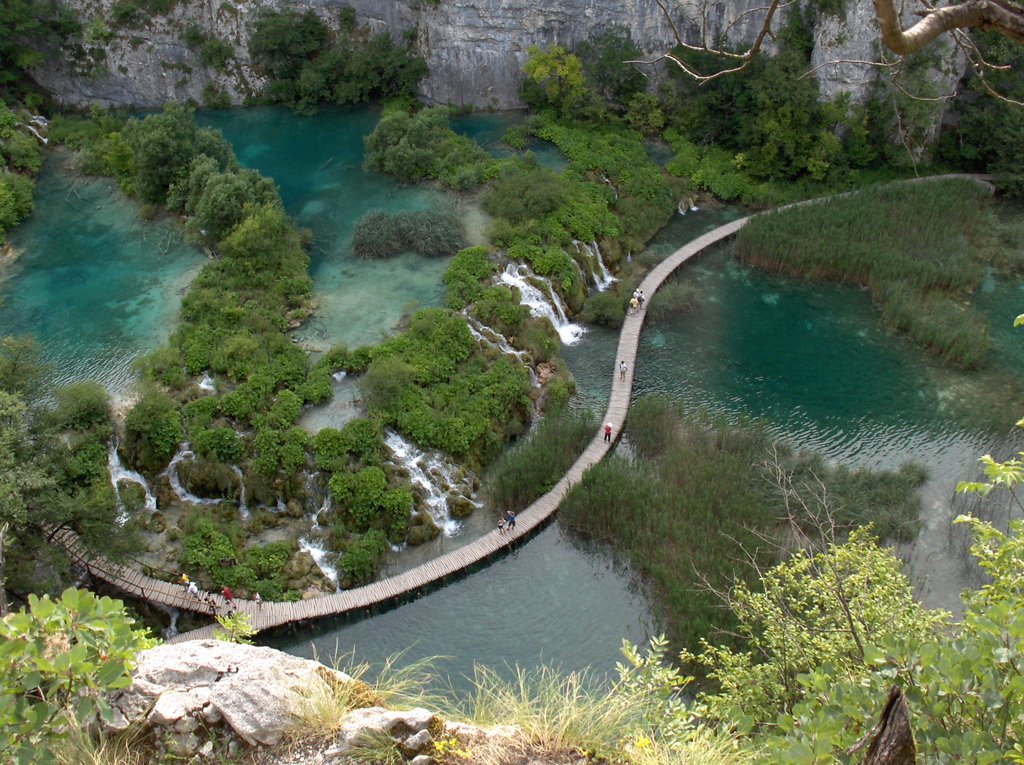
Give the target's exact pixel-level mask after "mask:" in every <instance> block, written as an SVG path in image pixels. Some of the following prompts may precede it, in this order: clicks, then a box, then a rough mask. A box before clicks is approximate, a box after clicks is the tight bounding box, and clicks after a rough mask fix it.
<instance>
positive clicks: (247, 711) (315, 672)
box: [105, 640, 521, 765]
mask: <svg viewBox="0 0 1024 765" xmlns="http://www.w3.org/2000/svg"><path fill="white" fill-rule="evenodd" d="M349 683H355V684H356V686H355V687H354V688H353V689H348V690H347V691H346V692H345V693H339V694H338V696H339V697H341V698H345V699H347V700H350V701H351V700H352V699H357V700H358V701H359V702H360V704H361V705H362V706H359V707H358V708H355V709H352V710H351V711H349V712H348V713H347V714H346V715H345V716H344V718H343V719H342V721H341V723H340V726H339V727H338V728H337V730H336V731H334V732H330V731H315V733H316V734H317V735H316V736H315V737H314V739H315V740H314V741H312V742H309V741H307V742H306V743H305V744H303V743H302V740H301V737H296V736H295V735H294V734H295V727H296V723H297V722H298V721H299V720H300V716H301V715H300V711H301V710H302V708H303V704H306V705H307V706H308V705H309V702H308V699H309V698H310V689H312V688H314V687H315V686H320V687H322V688H335V689H338V688H339V687H341V686H343V685H345V684H349ZM110 701H111V704H112V706H113V709H114V717H113V720H112V721H111V722H109V723H105V725H106V727H107V728H108V729H113V730H123V729H125V728H127V727H128V726H129V725H133V726H136V728H142V729H143V731H145V732H146V733H147V734H149V735H146V736H144V737H143V738H144V739H145V740H147V741H152V742H154V745H155V747H156V748H157V750H160V751H166V752H170V753H173V754H174V755H176V756H179V757H192V756H194V755H199V756H200V757H210V756H213V755H214V754H215V747H219V748H220V749H223V750H225V751H227V752H229V753H231V752H235V751H237V750H239V749H243V748H259V749H260V750H261V751H262V753H263V754H262V755H261V759H260V760H259V761H260V762H261V763H267V764H270V763H273V765H298V764H299V763H303V765H308V763H320V764H321V765H332V764H333V763H338V764H339V765H340V764H341V763H347V762H351V759H350V757H351V755H352V753H353V751H354V750H357V749H360V748H364V747H368V746H379V745H380V742H381V741H382V740H390V741H391V743H392V744H393V745H394V748H395V751H397V752H399V753H400V754H401V755H402V756H403V757H404V758H405V759H406V760H408V761H411V763H414V765H429V763H432V762H433V758H432V755H434V754H436V747H435V746H434V744H435V742H436V741H440V740H441V739H442V738H444V739H445V740H446V741H447V742H448V745H451V744H452V742H453V740H455V741H458V742H461V743H464V744H468V743H470V742H473V743H476V744H478V745H479V744H481V742H483V743H491V744H500V743H501V742H503V741H504V742H508V741H511V740H514V739H517V738H520V737H521V732H520V731H519V730H518V729H516V728H514V727H510V726H497V727H494V728H480V727H478V726H475V725H469V724H466V723H446V722H444V721H443V720H441V719H440V718H439V717H437V716H436V715H435V714H434V713H433V712H430V711H428V710H426V709H419V708H417V709H411V710H404V711H402V710H394V709H385V708H383V707H380V706H376V705H375V704H376V703H377V702H378V701H379V699H378V697H377V695H376V694H375V693H374V692H373V691H372V690H371V689H370V687H369V686H367V685H366V684H365V683H362V682H361V681H359V680H355V679H353V678H351V677H349V676H348V675H346V674H345V673H343V672H337V671H335V670H332V669H329V668H327V667H325V666H324V665H322V664H320V663H318V662H315V661H309V660H307V659H300V658H297V657H294V656H290V655H288V654H285V653H282V652H280V651H276V650H274V649H272V648H264V647H257V646H249V645H238V644H235V643H223V642H220V641H217V640H196V641H191V642H187V643H180V644H176V645H162V646H158V647H156V648H152V649H149V650H147V651H143V652H141V653H140V654H139V655H138V657H137V659H136V667H135V671H134V673H133V676H132V684H131V685H130V686H129V687H128V688H125V689H124V690H122V691H119V692H117V693H116V694H114V695H113V696H112V697H111V698H110ZM307 732H308V731H307ZM282 742H287V743H288V746H284V747H278V745H279V744H282ZM190 761H191V760H190Z"/></svg>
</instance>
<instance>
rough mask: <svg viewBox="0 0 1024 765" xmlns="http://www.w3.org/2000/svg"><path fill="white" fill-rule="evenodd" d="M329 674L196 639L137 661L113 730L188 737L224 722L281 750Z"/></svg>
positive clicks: (255, 649)
mask: <svg viewBox="0 0 1024 765" xmlns="http://www.w3.org/2000/svg"><path fill="white" fill-rule="evenodd" d="M325 673H330V675H334V676H335V677H337V678H338V680H339V681H342V682H350V681H351V680H352V679H351V678H350V677H349V676H348V675H346V674H344V673H342V672H335V671H334V670H331V669H328V668H327V667H325V666H323V665H322V664H320V663H318V662H315V661H309V660H308V659H299V658H296V657H295V656H289V655H288V654H286V653H281V652H280V651H276V650H274V649H273V648H263V647H260V646H251V645H238V644H235V643H224V642H221V641H218V640H194V641H191V642H188V643H180V644H177V645H162V646H158V647H156V648H151V649H150V650H148V651H143V652H142V653H140V654H139V656H138V659H137V665H136V668H135V672H134V675H133V682H132V685H131V686H129V687H128V688H126V689H125V690H123V691H121V692H119V693H118V694H116V695H115V696H114V697H112V698H111V703H112V705H113V706H114V709H115V718H114V722H113V724H112V725H113V727H116V728H123V727H126V726H127V725H128V724H130V723H133V722H140V721H142V720H145V721H146V722H148V723H149V724H150V725H154V726H166V727H173V728H174V729H175V730H177V731H179V732H184V731H188V730H190V729H191V728H192V726H193V721H194V720H196V719H202V720H203V721H204V722H211V721H215V720H218V719H221V718H223V720H224V722H226V723H227V724H228V725H230V726H231V728H232V729H233V730H234V731H235V733H237V734H238V735H239V736H241V737H242V738H243V739H245V741H246V742H248V743H249V744H250V745H254V746H255V745H257V744H264V745H269V746H272V745H275V744H278V743H280V741H281V739H282V738H283V737H284V735H285V733H286V732H287V731H288V729H289V728H291V727H292V725H293V724H294V722H295V710H296V709H297V708H298V705H299V703H300V699H301V696H300V691H301V689H303V688H305V687H308V686H309V685H310V684H312V683H315V682H322V678H323V677H324V676H325Z"/></svg>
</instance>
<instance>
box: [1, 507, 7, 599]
mask: <svg viewBox="0 0 1024 765" xmlns="http://www.w3.org/2000/svg"><path fill="white" fill-rule="evenodd" d="M6 545H7V524H6V523H0V619H3V618H4V617H5V616H7V588H6V587H5V586H4V583H5V582H6V581H7V579H6V578H5V577H4V547H5V546H6Z"/></svg>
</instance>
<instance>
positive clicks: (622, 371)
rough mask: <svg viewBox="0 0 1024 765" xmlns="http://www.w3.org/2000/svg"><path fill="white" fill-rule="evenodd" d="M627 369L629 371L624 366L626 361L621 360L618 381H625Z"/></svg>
mask: <svg viewBox="0 0 1024 765" xmlns="http://www.w3.org/2000/svg"><path fill="white" fill-rule="evenodd" d="M627 369H629V367H628V366H626V360H625V359H623V360H622V361H620V362H619V379H620V380H625V379H626V370H627Z"/></svg>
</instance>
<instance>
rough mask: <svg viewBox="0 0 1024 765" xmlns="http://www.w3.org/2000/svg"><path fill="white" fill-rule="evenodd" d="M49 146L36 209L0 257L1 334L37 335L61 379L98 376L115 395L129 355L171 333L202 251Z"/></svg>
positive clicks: (123, 388)
mask: <svg viewBox="0 0 1024 765" xmlns="http://www.w3.org/2000/svg"><path fill="white" fill-rule="evenodd" d="M65 161H66V158H65V156H64V155H60V154H58V155H51V156H50V158H49V159H47V161H46V163H45V165H44V167H43V171H42V173H41V174H40V176H39V182H38V185H37V187H36V195H35V210H34V212H33V214H32V215H31V216H30V217H29V219H28V220H27V221H26V222H25V223H23V224H22V225H21V226H19V227H18V228H17V229H15V230H14V232H13V235H12V237H11V244H12V245H13V247H14V249H15V251H16V252H18V253H19V255H18V257H17V259H16V260H14V261H13V262H10V263H6V264H3V265H2V266H0V279H2V281H0V301H2V302H0V333H2V334H5V335H26V334H31V335H34V336H35V337H36V340H37V341H38V343H39V345H40V348H41V350H42V355H43V360H44V361H45V362H47V363H48V364H49V365H50V374H49V377H50V379H51V380H52V381H53V382H54V383H55V384H56V385H66V384H67V383H70V382H75V381H78V380H88V379H91V380H96V381H98V382H100V383H102V384H103V385H104V387H106V388H107V390H109V391H111V392H112V393H114V394H115V395H122V394H124V393H126V392H127V391H128V389H129V388H130V387H131V386H132V384H133V376H132V362H133V361H134V360H135V359H136V358H137V357H138V356H141V355H143V354H145V353H147V352H149V351H152V350H153V349H155V348H156V347H157V346H159V345H160V344H161V343H163V342H164V341H165V340H167V338H168V337H169V336H170V333H171V331H172V329H173V328H174V324H175V322H176V321H177V312H178V308H179V307H180V305H181V299H182V297H183V296H184V294H185V292H186V290H187V288H188V284H189V282H190V281H191V278H192V277H193V276H194V275H195V274H196V273H198V270H199V268H200V267H201V266H202V264H203V262H204V261H205V260H206V257H205V256H204V255H203V254H202V252H200V251H199V250H197V249H196V248H195V247H192V246H190V245H188V244H186V243H185V242H184V240H183V238H182V236H181V229H180V227H179V226H178V224H177V223H175V222H173V221H155V222H145V221H142V220H141V219H140V218H139V209H140V208H139V206H138V205H136V204H134V203H133V202H130V201H128V200H126V199H124V197H123V196H122V195H121V194H120V193H119V192H118V190H117V186H116V185H115V184H114V182H113V181H110V180H107V179H101V178H82V177H79V176H76V175H74V174H72V173H69V172H67V171H66V169H65V168H64V163H65Z"/></svg>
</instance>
